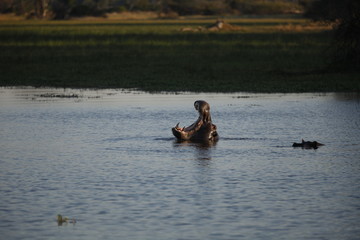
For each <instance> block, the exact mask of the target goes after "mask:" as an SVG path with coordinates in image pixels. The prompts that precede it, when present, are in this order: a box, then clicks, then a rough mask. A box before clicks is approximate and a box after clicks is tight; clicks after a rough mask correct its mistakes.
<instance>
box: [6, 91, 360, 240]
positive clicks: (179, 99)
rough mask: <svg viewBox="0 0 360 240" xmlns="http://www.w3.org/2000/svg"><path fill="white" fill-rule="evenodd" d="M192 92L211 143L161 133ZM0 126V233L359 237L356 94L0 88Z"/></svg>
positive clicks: (189, 111)
mask: <svg viewBox="0 0 360 240" xmlns="http://www.w3.org/2000/svg"><path fill="white" fill-rule="evenodd" d="M198 99H203V100H206V101H208V102H209V103H210V106H211V113H212V119H213V121H214V123H215V124H216V125H217V127H218V132H219V134H220V137H221V138H220V140H219V141H218V142H217V143H216V144H214V145H212V146H206V145H202V144H194V143H179V142H177V141H176V140H175V139H174V137H173V136H172V133H171V127H173V126H174V125H175V124H176V123H178V122H180V125H189V124H191V123H192V122H193V121H195V120H196V119H197V113H196V111H195V110H194V108H193V102H194V101H195V100H198ZM0 126H1V128H0V217H1V220H0V235H1V236H2V238H4V239H86V240H88V239H159V240H161V239H192V240H195V239H199V240H200V239H214V240H215V239H216V240H218V239H264V240H265V239H312V240H313V239H334V240H335V239H359V236H360V224H359V221H360V191H359V190H360V187H359V186H360V102H359V98H358V97H357V96H352V95H346V94H286V95H282V94H246V93H238V94H236V93H234V94H205V93H204V94H187V93H182V94H176V95H175V94H146V93H141V92H124V91H120V90H101V91H90V90H72V89H32V88H23V89H21V88H20V89H19V88H14V89H10V88H0ZM302 138H304V139H305V140H312V141H313V140H317V141H319V142H321V143H324V144H325V146H323V147H320V148H318V149H316V150H314V149H311V150H307V149H301V148H293V147H292V143H293V142H299V141H301V139H302ZM57 214H62V215H63V216H67V217H74V218H76V220H77V223H76V224H64V225H62V226H58V224H57V222H56V216H57Z"/></svg>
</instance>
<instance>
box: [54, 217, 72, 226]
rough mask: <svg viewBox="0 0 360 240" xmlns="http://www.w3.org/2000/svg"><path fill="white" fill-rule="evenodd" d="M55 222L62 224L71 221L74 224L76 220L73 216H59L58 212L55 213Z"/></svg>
mask: <svg viewBox="0 0 360 240" xmlns="http://www.w3.org/2000/svg"><path fill="white" fill-rule="evenodd" d="M57 223H58V225H59V226H61V225H63V223H72V224H75V223H76V220H75V218H71V219H69V218H67V217H63V216H61V215H60V214H58V215H57Z"/></svg>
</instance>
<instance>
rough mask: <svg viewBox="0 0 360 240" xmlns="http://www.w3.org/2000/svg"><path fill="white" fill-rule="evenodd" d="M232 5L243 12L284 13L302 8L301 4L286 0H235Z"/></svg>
mask: <svg viewBox="0 0 360 240" xmlns="http://www.w3.org/2000/svg"><path fill="white" fill-rule="evenodd" d="M231 6H232V8H233V9H235V10H237V11H239V12H240V13H241V14H259V15H261V14H284V13H296V12H299V11H301V10H302V7H301V6H300V5H299V4H297V3H294V2H289V1H285V0H278V1H263V0H233V1H232V4H231Z"/></svg>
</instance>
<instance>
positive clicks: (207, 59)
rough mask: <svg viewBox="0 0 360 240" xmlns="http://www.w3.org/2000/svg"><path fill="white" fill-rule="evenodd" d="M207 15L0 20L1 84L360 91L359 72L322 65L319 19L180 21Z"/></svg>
mask: <svg viewBox="0 0 360 240" xmlns="http://www.w3.org/2000/svg"><path fill="white" fill-rule="evenodd" d="M213 21H214V20H212V19H192V20H161V21H160V20H153V21H109V20H107V21H106V20H99V21H7V22H6V21H3V22H0V53H1V54H0V72H1V75H0V85H1V86H35V87H44V86H47V87H73V88H137V89H141V90H145V91H196V92H236V91H248V92H329V91H334V92H354V91H357V92H358V91H360V76H359V73H358V72H342V73H338V72H335V71H331V69H329V68H328V64H329V47H330V44H331V39H332V33H331V31H329V30H328V27H321V26H320V27H318V26H315V27H314V28H312V27H311V24H310V23H308V22H307V21H306V20H304V19H290V18H289V19H284V18H279V19H276V18H261V19H258V18H248V19H231V20H229V22H230V23H233V24H237V25H239V26H241V27H242V29H241V31H237V32H216V33H209V32H190V33H188V32H180V31H179V29H180V28H181V27H194V28H195V27H197V26H205V25H206V24H208V23H212V22H213ZM289 23H291V24H290V25H289ZM309 26H310V27H309Z"/></svg>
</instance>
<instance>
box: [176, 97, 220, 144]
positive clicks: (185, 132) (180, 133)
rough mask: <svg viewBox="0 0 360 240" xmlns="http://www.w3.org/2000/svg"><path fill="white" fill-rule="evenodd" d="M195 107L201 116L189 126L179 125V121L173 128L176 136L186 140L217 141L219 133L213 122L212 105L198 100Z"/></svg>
mask: <svg viewBox="0 0 360 240" xmlns="http://www.w3.org/2000/svg"><path fill="white" fill-rule="evenodd" d="M194 107H195V109H196V110H197V111H198V112H199V118H198V119H197V120H196V122H194V123H193V124H191V125H190V126H188V127H183V128H181V127H179V123H178V124H177V125H176V126H175V127H173V128H172V132H173V134H174V136H175V137H176V138H177V139H179V140H184V141H187V140H189V141H195V142H202V141H217V140H218V139H219V135H218V133H217V131H216V125H215V124H212V121H211V115H210V105H209V104H208V103H207V102H205V101H203V100H198V101H195V102H194Z"/></svg>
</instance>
